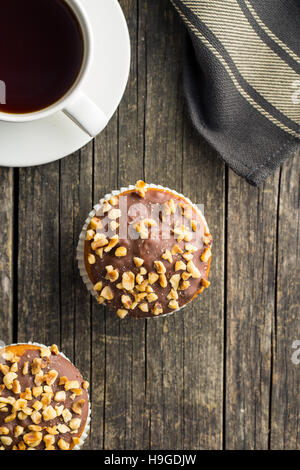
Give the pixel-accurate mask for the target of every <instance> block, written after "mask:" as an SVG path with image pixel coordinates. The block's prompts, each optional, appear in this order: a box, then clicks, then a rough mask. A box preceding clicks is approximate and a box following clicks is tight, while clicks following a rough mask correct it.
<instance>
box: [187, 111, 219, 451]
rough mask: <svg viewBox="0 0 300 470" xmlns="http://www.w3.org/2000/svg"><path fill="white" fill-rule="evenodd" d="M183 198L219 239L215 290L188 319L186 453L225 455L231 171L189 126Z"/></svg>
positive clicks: (213, 272) (204, 296) (189, 309)
mask: <svg viewBox="0 0 300 470" xmlns="http://www.w3.org/2000/svg"><path fill="white" fill-rule="evenodd" d="M183 192H184V194H186V195H187V196H189V197H190V198H191V199H192V200H193V201H195V202H196V203H198V204H201V205H203V208H204V213H205V216H206V219H207V223H208V226H209V228H210V231H211V233H212V234H213V237H214V241H213V261H212V266H211V272H210V278H211V283H212V284H211V286H210V288H209V289H208V290H206V291H205V292H204V293H203V294H202V295H201V296H200V297H199V298H198V299H197V300H196V301H195V302H193V303H192V304H191V305H190V306H189V307H187V308H186V310H185V313H184V344H183V359H184V364H183V366H184V407H183V417H184V441H183V443H184V448H186V449H221V448H222V424H223V360H224V358H223V349H224V348H223V341H224V235H225V202H226V187H225V167H224V164H223V163H221V161H220V160H218V158H217V155H216V152H215V151H213V150H212V149H211V148H210V147H209V145H208V144H206V143H205V142H204V141H203V139H201V138H200V137H197V136H196V134H195V131H194V130H193V129H192V125H191V124H190V123H189V121H188V120H187V121H186V123H185V132H184V160H183Z"/></svg>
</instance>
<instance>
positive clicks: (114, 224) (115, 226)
mask: <svg viewBox="0 0 300 470" xmlns="http://www.w3.org/2000/svg"><path fill="white" fill-rule="evenodd" d="M119 226H120V224H118V222H116V221H115V220H112V221H111V223H110V229H111V230H112V231H113V232H115V231H116V230H117V228H118V227H119Z"/></svg>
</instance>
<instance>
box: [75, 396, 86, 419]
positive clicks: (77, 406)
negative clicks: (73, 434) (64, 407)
mask: <svg viewBox="0 0 300 470" xmlns="http://www.w3.org/2000/svg"><path fill="white" fill-rule="evenodd" d="M84 404H85V400H84V399H83V398H82V399H81V400H78V401H76V402H75V403H73V405H72V410H73V411H74V413H76V414H78V415H81V413H82V407H83V405H84Z"/></svg>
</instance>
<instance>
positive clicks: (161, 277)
mask: <svg viewBox="0 0 300 470" xmlns="http://www.w3.org/2000/svg"><path fill="white" fill-rule="evenodd" d="M159 283H160V285H161V287H163V288H165V287H167V285H168V281H167V278H166V276H165V274H160V275H159Z"/></svg>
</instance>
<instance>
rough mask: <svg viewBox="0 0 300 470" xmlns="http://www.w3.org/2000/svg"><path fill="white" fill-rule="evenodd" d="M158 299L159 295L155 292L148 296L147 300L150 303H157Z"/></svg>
mask: <svg viewBox="0 0 300 470" xmlns="http://www.w3.org/2000/svg"><path fill="white" fill-rule="evenodd" d="M157 299H158V297H157V295H156V294H154V292H151V293H150V294H148V295H147V300H148V302H149V303H151V302H155V301H156V300H157Z"/></svg>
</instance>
